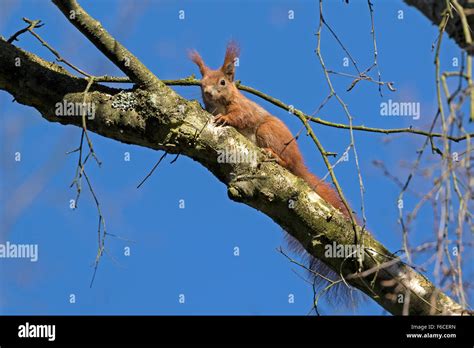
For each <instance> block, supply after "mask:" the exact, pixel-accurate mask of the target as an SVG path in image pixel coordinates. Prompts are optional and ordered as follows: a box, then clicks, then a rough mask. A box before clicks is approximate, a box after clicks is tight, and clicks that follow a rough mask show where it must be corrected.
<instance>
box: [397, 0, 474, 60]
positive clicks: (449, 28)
mask: <svg viewBox="0 0 474 348" xmlns="http://www.w3.org/2000/svg"><path fill="white" fill-rule="evenodd" d="M404 1H405V3H407V4H408V5H410V6H413V7H415V8H416V9H418V10H419V11H420V12H421V13H423V15H425V16H426V17H427V18H428V19H429V20H430V21H431V22H432V23H433V24H434V25H439V23H440V22H441V19H442V17H443V13H444V10H445V9H446V1H445V0H404ZM457 2H458V3H459V5H460V6H461V7H462V8H463V10H464V14H465V16H466V20H467V24H468V26H469V28H474V0H458V1H457ZM452 13H453V17H452V18H450V19H449V21H448V24H447V25H446V33H447V34H448V35H449V37H451V38H452V39H453V40H454V41H456V43H457V44H458V45H459V47H461V48H463V49H464V50H466V52H467V53H468V54H469V55H473V54H474V45H473V44H472V42H471V43H467V41H468V40H466V36H465V32H464V30H463V25H462V22H461V17H460V16H459V14H458V12H457V11H456V9H455V8H453V7H452ZM469 31H470V29H469ZM471 35H472V33H471Z"/></svg>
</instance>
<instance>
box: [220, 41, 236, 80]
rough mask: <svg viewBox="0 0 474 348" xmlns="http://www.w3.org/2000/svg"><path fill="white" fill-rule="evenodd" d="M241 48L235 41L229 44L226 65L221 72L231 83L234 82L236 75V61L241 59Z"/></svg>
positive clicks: (226, 52)
mask: <svg viewBox="0 0 474 348" xmlns="http://www.w3.org/2000/svg"><path fill="white" fill-rule="evenodd" d="M239 54H240V48H239V45H238V44H237V43H236V42H235V41H230V42H229V43H228V44H227V49H226V51H225V58H224V64H222V67H221V71H222V72H223V73H224V74H225V75H226V77H227V78H228V79H229V80H230V81H234V75H235V64H234V63H235V59H236V58H238V57H239Z"/></svg>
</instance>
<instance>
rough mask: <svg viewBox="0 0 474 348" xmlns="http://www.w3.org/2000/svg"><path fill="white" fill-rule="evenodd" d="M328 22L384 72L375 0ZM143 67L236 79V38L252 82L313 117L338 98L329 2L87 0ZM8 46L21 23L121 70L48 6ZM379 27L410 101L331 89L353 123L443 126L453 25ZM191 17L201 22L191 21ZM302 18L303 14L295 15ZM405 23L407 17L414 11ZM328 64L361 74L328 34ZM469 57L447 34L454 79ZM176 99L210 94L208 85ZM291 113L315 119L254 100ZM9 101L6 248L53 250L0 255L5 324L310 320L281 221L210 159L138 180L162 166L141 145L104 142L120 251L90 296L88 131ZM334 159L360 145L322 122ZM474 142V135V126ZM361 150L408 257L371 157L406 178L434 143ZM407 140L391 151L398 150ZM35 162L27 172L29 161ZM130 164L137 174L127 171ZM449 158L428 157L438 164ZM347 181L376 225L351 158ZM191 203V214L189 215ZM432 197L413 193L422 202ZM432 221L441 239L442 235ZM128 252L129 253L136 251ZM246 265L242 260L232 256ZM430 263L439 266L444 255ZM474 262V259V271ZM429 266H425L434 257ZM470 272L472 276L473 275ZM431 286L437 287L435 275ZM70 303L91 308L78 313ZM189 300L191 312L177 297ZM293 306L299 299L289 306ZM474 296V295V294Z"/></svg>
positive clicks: (100, 174) (384, 231) (390, 14)
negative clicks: (80, 319)
mask: <svg viewBox="0 0 474 348" xmlns="http://www.w3.org/2000/svg"><path fill="white" fill-rule="evenodd" d="M326 2H327V4H325V16H326V19H327V21H328V22H329V23H330V25H331V26H332V28H333V29H334V30H335V31H336V32H337V34H338V36H339V38H341V40H342V41H343V42H344V44H345V45H346V47H347V48H348V50H349V51H350V52H351V54H352V56H353V57H354V58H355V59H356V61H357V64H358V65H359V66H360V67H361V69H365V68H366V67H368V66H370V65H371V64H372V62H373V48H372V39H371V36H370V29H371V27H370V17H369V12H368V9H367V4H366V2H365V1H351V2H350V5H346V4H345V3H344V2H343V1H326ZM80 3H81V4H82V5H83V7H84V8H85V9H86V10H87V11H89V13H90V14H91V15H92V16H94V17H95V18H97V19H98V20H100V21H101V22H102V24H103V25H104V27H105V28H106V29H108V30H109V32H110V33H111V34H112V35H114V36H115V37H116V38H117V39H118V40H119V41H120V42H121V43H122V44H124V45H125V46H126V47H127V48H128V49H129V50H130V51H131V52H133V53H134V54H135V55H136V56H137V57H138V58H140V59H141V60H142V61H143V63H145V65H146V66H147V67H148V68H149V69H150V70H152V71H153V72H154V73H156V74H157V76H158V77H160V78H162V79H175V78H182V77H186V76H189V75H191V74H196V75H198V70H197V68H196V67H195V66H194V65H193V64H192V63H191V62H190V61H189V60H188V58H187V54H186V53H187V50H188V49H191V48H195V49H197V50H198V51H199V52H200V53H201V55H202V56H203V58H204V60H205V61H206V63H207V64H208V65H209V66H211V67H217V66H220V64H221V63H222V59H223V54H224V50H225V45H226V43H227V42H228V41H229V40H230V39H235V40H236V41H238V42H239V43H240V46H241V51H242V54H241V58H240V66H239V67H238V69H237V73H236V74H237V76H236V78H237V79H239V80H241V81H242V83H244V84H246V85H250V86H252V87H254V88H257V89H259V90H261V91H263V92H265V93H267V94H269V95H272V96H274V97H276V98H278V99H281V100H282V101H284V102H286V103H287V104H292V105H294V106H295V107H297V108H299V109H301V110H303V111H305V112H307V113H309V114H312V113H313V112H314V111H315V110H316V109H317V107H318V106H319V105H320V104H321V102H322V101H323V100H324V98H325V97H326V96H327V94H328V88H327V84H326V82H325V80H324V76H323V74H322V69H321V66H320V64H319V61H318V59H317V57H316V55H315V53H314V49H315V47H316V36H315V35H314V34H315V32H316V29H317V25H318V6H317V2H315V1H314V2H313V1H254V2H252V1H225V2H224V1H157V0H155V1H153V0H151V1H133V2H132V1H125V0H122V1H94V2H93V1H80ZM2 7H4V10H2V13H1V14H0V35H2V36H4V37H9V36H10V35H11V34H13V33H14V32H15V31H17V30H18V29H20V28H21V27H23V26H24V23H23V22H22V21H21V18H22V17H27V18H30V19H41V20H42V21H43V22H44V23H46V25H45V26H44V27H42V28H41V29H39V30H38V33H40V34H41V35H42V37H43V38H44V39H45V40H46V41H48V42H49V43H50V44H51V45H52V46H53V47H55V48H56V49H57V50H58V51H60V52H61V53H62V54H63V56H64V57H65V58H66V59H68V60H70V61H71V62H73V63H74V64H75V65H77V66H80V67H81V68H82V69H84V70H86V71H87V72H89V73H91V74H95V75H103V74H111V75H121V72H120V71H118V70H117V69H116V68H114V66H113V65H112V63H110V62H108V61H107V59H106V58H105V57H104V56H102V55H101V54H100V53H99V52H98V51H97V50H96V49H95V47H93V46H92V44H90V43H89V42H88V41H87V40H86V39H85V38H84V37H83V36H82V35H81V34H80V33H79V32H78V31H77V30H76V29H75V28H74V27H73V26H72V25H70V24H69V23H68V22H67V20H66V19H65V18H64V16H63V15H62V14H61V13H60V12H59V10H57V9H56V7H55V6H54V5H53V4H52V3H50V2H47V1H33V0H26V1H6V2H5V1H3V3H2ZM374 7H375V27H376V34H377V40H378V41H377V44H378V50H379V57H378V59H379V65H380V70H381V73H382V79H383V80H385V81H393V82H394V83H395V86H396V88H397V91H396V92H389V91H388V90H386V89H384V91H383V92H384V96H383V97H380V95H379V92H378V88H377V86H376V85H375V84H371V83H368V82H365V83H360V84H358V86H357V87H356V88H355V89H354V90H352V91H351V92H350V93H347V92H345V90H346V89H347V87H348V86H349V85H350V83H351V80H350V79H347V78H344V77H340V76H333V82H334V86H335V88H336V90H337V91H338V92H339V93H340V95H341V97H342V98H343V99H344V101H345V102H346V103H347V104H348V105H349V108H350V111H351V113H352V114H353V116H354V123H355V124H365V125H367V126H369V125H370V126H374V127H384V128H397V127H408V126H410V125H413V126H414V127H416V128H423V129H426V128H427V127H428V126H429V124H430V123H431V120H432V118H433V116H434V114H435V111H436V102H435V85H434V77H435V70H434V64H433V59H434V54H433V51H432V47H431V46H432V43H433V42H434V40H435V39H436V37H437V28H436V27H434V26H432V25H431V24H430V23H429V22H428V21H427V20H426V19H425V18H424V17H423V16H422V15H421V14H420V13H418V12H417V11H416V10H414V9H412V8H409V7H407V6H406V5H405V4H404V3H403V2H402V1H396V0H390V1H389V0H385V1H376V3H375V6H374ZM181 10H183V11H184V15H185V19H184V20H180V19H179V11H181ZM290 10H292V11H294V16H295V17H294V19H293V20H289V19H288V11H290ZM400 10H401V11H403V15H404V18H403V19H399V18H398V15H399V12H398V11H400ZM17 45H19V46H20V47H22V48H24V49H26V50H30V51H32V52H34V53H36V54H38V55H40V56H41V57H43V58H45V59H48V60H53V56H52V55H51V54H50V53H49V52H48V51H47V50H46V49H45V48H44V47H41V45H40V44H39V43H38V42H36V41H35V40H34V38H32V37H31V36H28V35H23V36H22V37H21V40H20V41H19V42H17ZM322 53H323V55H324V59H325V62H326V64H327V66H328V68H330V69H333V70H337V71H341V72H344V73H349V74H354V73H355V70H354V68H353V67H344V66H343V59H344V57H346V54H345V53H344V51H342V50H341V48H340V47H339V46H338V45H337V43H336V41H335V40H334V39H333V38H332V37H331V36H330V33H329V32H328V31H327V30H324V31H323V36H322ZM453 58H458V59H460V52H459V49H458V48H457V47H456V46H455V45H454V44H453V43H452V42H451V41H450V40H447V39H446V38H445V41H444V44H443V51H442V54H441V59H442V69H443V70H453V67H452V59H453ZM176 90H177V91H178V92H179V93H180V94H182V95H183V96H184V97H186V98H189V99H200V92H199V89H198V88H197V87H179V88H176ZM249 98H251V99H253V100H256V101H257V102H258V103H260V104H261V105H263V106H264V107H265V108H267V109H268V110H269V111H270V112H271V113H273V114H274V115H276V116H277V117H279V118H281V119H282V120H283V121H284V122H285V123H286V124H287V125H288V126H289V127H290V129H291V130H292V131H293V132H294V133H296V132H298V131H299V130H300V129H301V125H300V123H299V121H298V120H297V119H296V118H295V117H294V116H291V115H290V114H288V113H287V112H285V111H283V110H280V109H278V108H276V107H274V106H272V105H270V104H268V103H266V102H264V101H262V100H259V99H258V98H255V97H253V96H249ZM11 99H12V97H11V96H10V95H8V94H7V93H5V92H1V93H0V116H1V123H0V131H1V136H0V144H1V149H2V151H1V156H2V157H1V164H0V169H1V171H0V173H1V186H0V187H1V192H0V193H1V196H0V207H1V210H2V211H3V214H2V219H3V221H2V229H1V234H0V241H1V242H2V243H4V242H5V241H10V242H11V243H27V244H38V246H39V260H38V262H35V263H32V262H30V261H28V260H15V259H1V260H0V279H1V283H0V313H2V314H296V315H300V314H306V313H307V312H308V311H309V309H310V308H311V301H312V290H311V286H309V285H308V284H307V283H305V282H304V281H303V280H301V279H300V278H299V277H298V276H297V275H296V274H295V271H296V272H298V273H301V274H302V273H304V272H303V271H301V270H300V269H298V267H296V266H294V265H292V264H290V263H289V262H288V260H287V259H285V258H284V257H283V256H282V255H281V254H279V253H278V252H277V251H276V248H278V247H279V246H283V247H285V243H284V240H283V232H282V231H281V228H280V227H279V226H278V225H276V224H275V223H274V222H273V221H272V220H270V219H269V218H268V217H266V216H265V215H263V214H261V213H259V212H258V211H255V210H253V209H251V208H250V207H247V206H245V205H242V204H238V203H235V202H232V201H230V200H229V199H228V198H227V193H226V187H225V186H224V185H223V184H222V183H220V182H219V181H218V180H217V179H216V178H215V177H213V176H212V175H211V174H210V173H209V172H208V171H207V170H206V169H205V168H203V167H202V166H200V165H199V164H198V163H196V162H194V161H192V160H190V159H188V158H185V157H180V158H179V160H178V161H177V162H176V163H174V164H172V165H171V164H169V162H170V161H171V159H172V157H170V156H169V157H167V158H166V160H165V161H164V162H163V163H162V164H161V165H160V167H159V169H158V170H157V171H156V172H155V174H154V175H153V176H152V177H151V178H150V179H149V180H148V181H147V182H146V184H145V185H144V186H143V187H142V188H140V189H138V190H137V189H136V185H137V184H138V183H139V182H140V181H141V179H142V178H143V177H144V176H145V175H146V174H147V173H148V171H149V170H150V168H151V167H152V166H153V165H154V163H155V162H156V160H157V159H158V158H159V157H160V156H161V153H157V152H154V151H152V150H149V149H145V148H140V147H137V146H130V145H126V144H122V143H118V142H116V141H112V140H110V139H106V138H103V137H100V136H97V135H94V134H92V135H91V137H92V140H93V143H94V146H95V149H96V152H97V153H98V156H99V157H100V158H101V160H102V162H103V165H102V167H101V168H100V169H99V168H97V166H95V165H94V163H92V161H91V162H90V163H89V165H88V173H89V176H90V177H91V180H92V183H93V185H94V187H95V190H96V193H97V195H98V198H99V200H100V202H101V205H102V209H103V212H104V216H105V219H106V224H107V230H108V232H110V233H112V234H114V235H117V236H120V238H112V237H110V238H108V239H107V249H108V253H107V254H106V255H105V256H104V257H103V258H102V260H101V263H100V266H99V270H98V273H97V277H96V280H95V283H94V286H93V287H92V288H89V282H90V279H91V276H92V273H93V268H92V267H91V265H92V264H93V261H94V258H95V256H96V252H97V232H96V229H97V212H96V208H95V204H94V202H93V199H92V197H91V195H90V194H89V193H88V192H87V191H86V190H85V191H84V192H83V194H82V196H81V199H80V201H79V207H78V209H76V210H71V209H70V208H69V200H70V199H72V198H74V197H75V191H74V189H70V188H69V184H70V183H71V181H72V179H73V177H74V173H75V168H76V161H77V158H76V156H75V155H65V152H66V151H69V150H72V149H74V148H76V147H77V145H78V143H79V137H80V129H78V128H74V127H72V126H66V127H65V126H61V125H59V124H51V123H48V122H46V121H45V120H43V119H42V118H41V117H40V115H39V114H38V112H36V111H35V110H34V109H32V108H29V107H25V106H21V105H18V104H16V103H11ZM389 99H392V100H394V101H409V102H419V103H420V104H421V117H420V119H419V120H412V119H410V118H406V117H405V118H403V117H390V118H387V117H381V116H380V103H381V102H384V101H385V102H386V101H388V100H389ZM318 116H320V117H322V118H324V119H327V120H330V121H333V122H341V123H347V119H346V116H345V115H344V113H343V111H342V109H341V107H340V106H339V105H338V104H337V103H335V102H334V101H332V102H330V103H329V104H328V105H327V106H326V107H325V108H324V109H323V110H322V111H321V112H320V113H319V114H318ZM314 130H315V132H316V134H317V136H318V137H319V138H320V140H321V142H322V143H323V144H324V146H325V148H326V149H327V150H328V151H333V152H337V153H342V152H343V151H344V150H345V149H346V147H347V146H348V144H349V134H348V133H347V132H345V131H341V130H335V129H330V128H328V127H324V126H319V125H315V126H314ZM471 131H472V130H471ZM355 136H356V145H357V149H358V153H359V157H360V167H361V171H362V175H363V179H364V183H365V188H366V192H365V201H364V203H365V209H366V215H367V219H368V228H369V230H371V231H373V234H374V235H375V237H376V238H377V239H379V240H380V241H381V242H382V243H384V244H385V245H386V246H387V247H388V248H389V249H390V250H392V251H396V250H399V249H400V248H401V228H400V226H399V225H398V224H397V215H398V210H397V206H396V200H397V196H398V193H399V188H398V187H397V186H396V185H394V184H393V182H392V181H390V180H389V179H388V178H387V177H385V176H384V175H383V174H382V173H381V171H380V170H379V169H377V168H376V167H375V166H374V165H373V164H372V161H374V160H381V161H384V163H385V165H386V166H387V168H389V169H390V171H391V173H392V174H394V175H396V176H398V177H399V178H400V179H401V180H405V178H406V176H407V174H408V169H407V167H406V166H404V165H403V163H410V162H413V161H414V159H415V156H416V150H417V149H418V148H419V147H420V146H421V145H422V142H423V140H424V139H423V137H420V136H416V135H396V136H393V137H387V136H383V135H379V134H371V133H360V132H358V133H357V132H356V133H355ZM387 140H391V141H387ZM299 144H300V147H301V149H302V152H303V154H304V156H305V159H306V162H307V165H308V167H309V168H311V170H312V171H313V172H314V173H316V174H317V175H319V176H324V175H325V174H326V172H325V170H324V164H323V161H322V158H321V155H320V154H319V152H318V151H317V149H316V148H315V146H314V144H313V143H312V142H311V141H310V139H309V138H308V137H305V136H302V137H300V140H299ZM15 152H20V153H21V156H22V159H21V161H20V162H15V161H14V153H15ZM126 152H129V154H130V158H131V160H130V161H125V160H124V156H125V153H126ZM436 160H437V158H436V157H434V156H431V155H430V154H428V152H427V157H426V163H435V162H436ZM336 175H337V177H338V179H339V182H340V184H341V185H342V187H343V189H344V192H345V195H346V197H347V198H348V200H349V202H351V204H352V205H353V207H354V209H355V210H357V211H358V212H360V209H359V208H360V205H361V201H360V194H359V186H358V179H357V172H356V169H355V162H354V160H353V157H352V156H351V158H350V160H349V161H348V162H343V163H342V164H340V165H339V166H338V167H337V170H336ZM430 185H431V183H430V182H424V181H423V180H419V179H416V180H415V181H414V185H413V186H414V187H415V188H416V189H419V190H422V191H423V190H424V191H426V190H428V189H429V188H430V187H431V186H430ZM180 200H184V204H185V208H184V209H181V208H180V207H179V203H180ZM416 202H417V200H416V197H414V196H410V195H408V196H407V200H406V203H405V204H406V206H407V207H408V208H413V206H414V204H416ZM426 226H428V227H426ZM433 231H434V229H433V226H432V213H431V212H430V208H429V207H427V208H426V209H423V210H422V211H421V213H420V216H419V220H417V221H416V222H415V223H414V224H413V230H412V233H411V239H410V241H411V243H412V244H413V245H417V244H419V243H422V242H424V241H429V240H433V238H434V232H433ZM125 247H129V248H130V252H131V254H130V256H125V255H124V248H125ZM235 247H238V248H239V249H240V256H234V254H233V252H234V248H235ZM428 256H429V255H428ZM469 257H470V260H471V261H472V255H471V256H468V255H466V260H469ZM423 260H425V258H423V257H422V258H421V259H420V260H416V261H419V262H422V261H423ZM465 274H466V276H467V277H469V276H471V277H472V267H471V268H470V269H469V268H468V267H467V266H466V272H465ZM427 275H428V277H429V278H430V279H433V278H432V275H431V274H430V272H428V273H427ZM71 294H74V295H75V299H76V302H75V303H70V301H69V300H70V296H71ZM180 294H184V296H185V303H180V302H179V296H180ZM290 294H293V295H294V298H295V302H294V303H288V296H289V295H290ZM470 296H471V298H472V292H471V293H470ZM320 312H321V313H322V314H352V313H357V314H382V313H383V310H382V308H381V307H379V306H378V305H377V304H375V303H374V302H373V301H371V300H367V301H366V302H365V303H364V304H363V305H361V306H360V307H359V308H357V309H356V310H355V311H353V310H350V309H344V308H339V307H334V306H331V305H330V304H328V303H326V301H324V299H323V300H322V303H321V304H320Z"/></svg>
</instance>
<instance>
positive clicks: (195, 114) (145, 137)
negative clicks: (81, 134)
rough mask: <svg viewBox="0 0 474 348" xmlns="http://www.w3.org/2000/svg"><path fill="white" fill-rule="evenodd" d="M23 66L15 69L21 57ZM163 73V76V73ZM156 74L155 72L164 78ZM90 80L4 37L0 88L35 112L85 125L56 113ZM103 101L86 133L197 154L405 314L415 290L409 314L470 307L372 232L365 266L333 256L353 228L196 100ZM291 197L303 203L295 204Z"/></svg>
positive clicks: (146, 94)
mask: <svg viewBox="0 0 474 348" xmlns="http://www.w3.org/2000/svg"><path fill="white" fill-rule="evenodd" d="M18 59H19V61H20V62H21V66H20V67H19V66H17V64H15V63H16V62H18ZM155 78H156V77H155ZM156 79H157V78H156ZM87 83H88V81H87V80H86V79H82V78H78V77H75V76H73V75H72V74H70V73H69V72H68V71H66V70H65V69H63V68H61V67H59V66H57V65H56V64H53V63H49V62H47V61H44V60H43V59H41V58H39V57H38V56H36V55H34V54H32V53H29V52H25V51H23V50H21V49H19V48H17V47H15V46H14V45H12V44H10V43H8V42H6V41H5V40H4V39H3V38H0V89H2V90H5V91H7V92H8V93H10V94H12V95H13V96H14V97H15V99H16V101H18V102H19V103H21V104H24V105H28V106H32V107H34V108H36V109H37V110H38V111H39V112H40V113H41V115H42V116H43V117H44V118H45V119H46V120H48V121H50V122H59V123H61V124H65V125H68V124H71V125H75V126H77V127H82V126H81V124H82V118H81V115H75V116H67V117H65V116H58V115H56V114H55V110H56V107H57V105H58V104H57V103H63V102H71V103H75V102H77V103H82V101H83V97H84V93H83V91H84V90H85V88H86V86H87ZM88 98H89V100H90V102H92V103H94V105H95V110H96V111H95V117H94V119H88V120H87V123H88V124H87V128H88V130H90V131H92V132H95V133H97V134H100V135H102V136H105V137H108V138H111V139H115V140H117V141H121V142H124V143H128V144H135V145H140V146H144V147H148V148H151V149H155V150H164V151H167V152H168V153H175V154H176V153H180V154H183V155H185V156H188V157H190V158H193V159H194V160H196V161H197V162H199V163H200V164H202V165H203V166H205V167H206V168H207V169H209V171H210V172H211V173H213V174H214V175H215V176H216V177H217V178H218V179H219V180H220V181H222V182H223V183H224V184H226V185H227V186H228V194H229V197H230V198H231V199H232V200H235V201H238V202H242V203H245V204H247V205H249V206H251V207H254V208H255V209H257V210H260V211H261V212H263V213H265V214H267V215H268V216H269V217H271V218H272V219H273V220H274V221H275V222H276V223H278V224H279V225H280V226H282V227H283V228H284V229H285V230H286V231H287V232H288V233H290V234H291V235H292V236H293V237H295V238H296V239H297V240H298V241H299V242H300V243H301V244H302V245H303V246H304V248H305V249H306V250H307V251H308V252H309V253H310V254H311V255H313V256H314V257H317V258H319V259H320V260H322V261H323V262H325V263H326V264H328V265H329V266H330V267H331V268H332V269H333V270H335V271H336V272H337V273H340V274H341V275H342V276H343V277H344V278H345V279H346V280H347V282H348V283H349V284H351V285H353V286H355V287H356V288H358V289H360V290H361V291H363V292H365V293H366V294H367V295H368V296H370V297H371V298H372V299H374V300H375V301H376V302H378V303H379V304H380V305H381V306H382V307H384V308H385V309H386V310H387V311H389V312H391V313H393V314H401V313H402V311H403V303H399V302H398V301H397V295H398V294H405V293H406V292H407V291H408V292H409V293H410V294H411V295H410V308H409V314H441V313H444V314H454V313H461V312H462V310H463V309H462V308H461V306H460V305H459V304H457V303H456V302H455V301H453V300H452V299H451V298H450V297H449V296H447V295H446V294H444V293H443V292H441V291H440V290H439V289H437V288H435V286H434V285H433V284H432V283H431V282H430V281H429V280H428V279H426V278H425V277H424V276H423V275H421V274H419V273H417V272H416V271H415V270H414V269H412V268H411V267H408V266H407V265H406V264H404V263H403V262H402V261H401V260H400V259H398V258H397V257H395V256H394V255H393V254H391V253H390V252H389V251H388V250H387V249H386V248H385V247H384V246H383V245H382V244H381V243H379V242H378V241H377V240H375V239H374V238H373V236H372V235H370V234H369V233H367V232H366V233H364V234H363V237H364V240H363V241H362V243H361V244H362V245H364V246H365V251H364V252H365V257H364V258H363V265H362V266H363V269H362V273H361V274H357V272H356V268H357V266H358V265H356V264H354V263H351V262H345V260H344V259H342V258H328V257H326V256H325V246H326V245H333V243H336V245H351V243H353V230H352V225H351V223H350V222H349V221H347V220H346V219H344V217H343V216H342V214H340V213H339V211H337V210H335V209H334V208H332V207H331V206H329V205H328V204H327V203H326V202H325V201H324V200H322V199H321V198H320V197H319V196H318V195H317V194H316V193H314V192H313V191H312V190H311V189H310V188H309V186H308V185H306V183H305V182H304V181H302V180H301V179H299V178H297V177H295V176H294V175H292V174H291V173H290V172H288V171H287V170H285V169H284V168H282V167H280V166H279V165H277V164H275V163H273V162H269V161H268V160H267V157H266V155H265V154H264V152H263V151H262V150H261V149H259V148H257V147H255V146H254V145H253V144H252V143H251V142H249V141H248V140H247V139H246V138H244V137H243V136H241V135H240V134H239V133H238V132H237V131H236V130H235V129H233V128H231V127H216V126H214V125H213V123H212V122H211V115H210V114H208V113H207V112H206V111H204V110H203V109H202V108H201V106H200V105H199V103H198V102H196V101H188V100H186V99H184V98H182V97H181V96H179V95H178V94H176V93H175V92H174V91H173V90H172V89H170V88H169V87H167V86H165V85H164V84H162V83H160V84H157V85H156V87H155V88H154V89H152V90H144V89H139V88H138V89H134V90H119V89H114V88H109V87H105V86H101V85H99V84H95V83H94V84H92V86H90V90H89V93H88ZM228 149H235V150H236V151H239V152H240V153H243V154H250V153H255V154H256V158H257V161H256V162H252V161H250V162H240V163H224V164H222V163H218V160H217V159H218V156H219V153H221V152H222V151H228ZM290 200H291V201H292V202H295V204H292V205H290V204H289V202H290Z"/></svg>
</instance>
